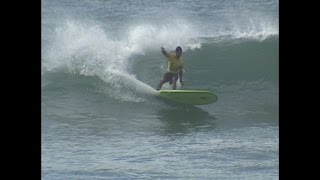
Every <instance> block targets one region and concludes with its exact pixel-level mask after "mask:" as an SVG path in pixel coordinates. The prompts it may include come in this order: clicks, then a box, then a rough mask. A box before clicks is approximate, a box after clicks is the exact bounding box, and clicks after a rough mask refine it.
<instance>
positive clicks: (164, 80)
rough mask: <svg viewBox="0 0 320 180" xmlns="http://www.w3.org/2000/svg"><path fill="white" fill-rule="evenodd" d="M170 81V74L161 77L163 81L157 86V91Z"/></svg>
mask: <svg viewBox="0 0 320 180" xmlns="http://www.w3.org/2000/svg"><path fill="white" fill-rule="evenodd" d="M171 79H172V74H171V73H165V74H164V76H163V79H162V80H161V82H160V84H159V85H158V88H157V90H160V89H161V87H162V85H163V84H164V83H166V82H168V81H170V80H171Z"/></svg>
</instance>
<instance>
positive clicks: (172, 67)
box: [167, 53, 184, 74]
mask: <svg viewBox="0 0 320 180" xmlns="http://www.w3.org/2000/svg"><path fill="white" fill-rule="evenodd" d="M167 60H168V63H167V71H168V72H171V73H175V74H176V73H179V71H180V70H181V69H182V68H183V64H184V62H183V59H182V58H181V56H180V58H177V56H176V53H168V57H167Z"/></svg>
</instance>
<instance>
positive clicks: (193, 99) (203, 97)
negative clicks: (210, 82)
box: [158, 89, 218, 105]
mask: <svg viewBox="0 0 320 180" xmlns="http://www.w3.org/2000/svg"><path fill="white" fill-rule="evenodd" d="M158 95H159V96H160V97H163V98H166V99H169V100H172V101H175V102H178V103H183V104H190V105H205V104H211V103H213V102H215V101H217V100H218V97H217V95H215V94H214V93H213V92H212V91H209V90H181V89H179V90H159V94H158Z"/></svg>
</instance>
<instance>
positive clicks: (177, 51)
mask: <svg viewBox="0 0 320 180" xmlns="http://www.w3.org/2000/svg"><path fill="white" fill-rule="evenodd" d="M181 54H182V51H180V50H176V56H177V57H178V58H179V57H180V56H181Z"/></svg>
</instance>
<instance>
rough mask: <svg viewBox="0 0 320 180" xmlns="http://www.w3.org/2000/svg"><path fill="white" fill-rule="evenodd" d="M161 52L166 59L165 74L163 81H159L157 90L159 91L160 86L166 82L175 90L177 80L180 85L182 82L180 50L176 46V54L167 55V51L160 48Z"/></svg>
mask: <svg viewBox="0 0 320 180" xmlns="http://www.w3.org/2000/svg"><path fill="white" fill-rule="evenodd" d="M161 52H162V54H163V55H164V56H166V57H167V61H168V62H167V72H166V73H165V74H164V76H163V79H162V80H161V82H160V84H159V85H158V88H157V90H160V89H161V87H162V85H163V84H164V83H166V82H170V84H172V83H173V87H172V89H173V90H174V89H176V87H177V80H178V78H179V79H180V83H181V85H183V82H182V75H183V73H182V70H183V64H184V62H183V59H182V58H181V55H182V48H181V47H180V46H178V47H177V48H176V52H175V53H174V52H171V53H167V51H166V50H165V49H164V48H163V47H161Z"/></svg>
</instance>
